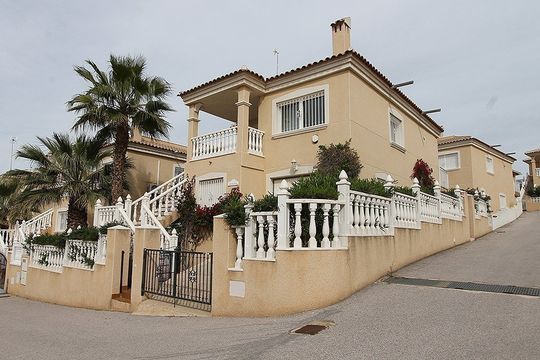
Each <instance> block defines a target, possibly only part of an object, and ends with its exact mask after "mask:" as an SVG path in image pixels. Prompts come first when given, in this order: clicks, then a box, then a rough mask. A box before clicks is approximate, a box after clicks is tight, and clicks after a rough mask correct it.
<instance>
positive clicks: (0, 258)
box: [0, 253, 7, 292]
mask: <svg viewBox="0 0 540 360" xmlns="http://www.w3.org/2000/svg"><path fill="white" fill-rule="evenodd" d="M6 268H7V259H6V257H5V256H4V254H2V253H0V292H2V291H3V290H5V289H4V283H5V282H6Z"/></svg>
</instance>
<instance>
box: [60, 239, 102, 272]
mask: <svg viewBox="0 0 540 360" xmlns="http://www.w3.org/2000/svg"><path fill="white" fill-rule="evenodd" d="M97 250H98V242H97V241H83V240H67V241H66V248H65V256H64V266H68V267H74V268H78V269H85V270H92V269H93V268H94V264H95V263H96V255H97Z"/></svg>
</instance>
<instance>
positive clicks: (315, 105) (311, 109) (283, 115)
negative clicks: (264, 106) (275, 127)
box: [277, 90, 326, 132]
mask: <svg viewBox="0 0 540 360" xmlns="http://www.w3.org/2000/svg"><path fill="white" fill-rule="evenodd" d="M325 106H326V105H325V94H324V90H321V91H317V92H315V93H311V94H308V95H304V96H301V97H297V98H294V99H290V100H286V101H282V102H279V103H277V114H278V123H279V129H280V132H288V131H294V130H300V129H304V128H309V127H313V126H317V125H322V124H325V123H326V116H325V114H326V112H325V110H326V109H325Z"/></svg>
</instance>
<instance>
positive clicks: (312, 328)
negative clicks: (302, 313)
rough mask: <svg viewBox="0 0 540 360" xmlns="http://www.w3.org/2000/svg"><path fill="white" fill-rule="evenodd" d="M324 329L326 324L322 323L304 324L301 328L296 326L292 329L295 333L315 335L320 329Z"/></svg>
mask: <svg viewBox="0 0 540 360" xmlns="http://www.w3.org/2000/svg"><path fill="white" fill-rule="evenodd" d="M324 329H326V326H322V325H304V326H302V327H301V328H298V329H296V330H294V331H293V333H295V334H307V335H315V334H318V333H320V332H321V331H322V330H324Z"/></svg>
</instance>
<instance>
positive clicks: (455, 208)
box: [441, 194, 462, 221]
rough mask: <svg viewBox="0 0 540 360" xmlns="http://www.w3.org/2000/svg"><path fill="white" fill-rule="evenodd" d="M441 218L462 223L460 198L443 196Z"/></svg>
mask: <svg viewBox="0 0 540 360" xmlns="http://www.w3.org/2000/svg"><path fill="white" fill-rule="evenodd" d="M441 217H443V218H445V219H452V220H457V221H461V220H462V215H461V202H460V199H459V197H457V198H455V197H452V196H450V195H446V194H441Z"/></svg>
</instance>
